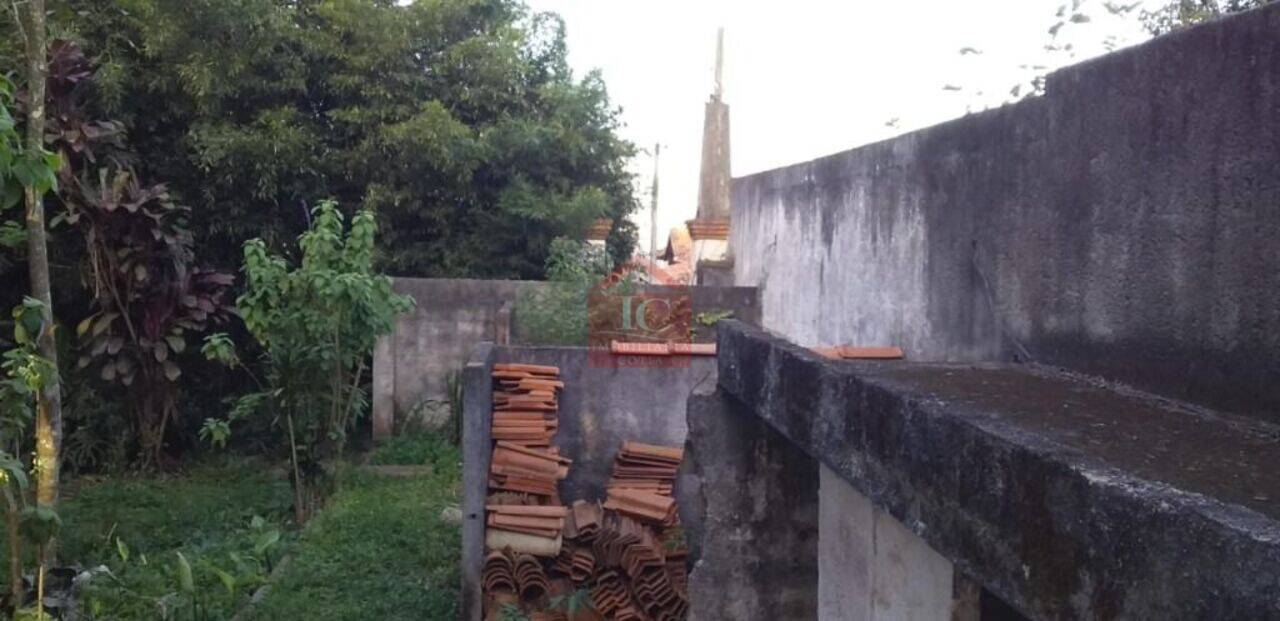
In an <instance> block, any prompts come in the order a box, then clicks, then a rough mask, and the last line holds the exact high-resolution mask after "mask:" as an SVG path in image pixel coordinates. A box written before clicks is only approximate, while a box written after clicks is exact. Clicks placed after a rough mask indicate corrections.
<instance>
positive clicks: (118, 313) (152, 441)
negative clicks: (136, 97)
mask: <svg viewBox="0 0 1280 621" xmlns="http://www.w3.org/2000/svg"><path fill="white" fill-rule="evenodd" d="M49 58H50V62H49V72H48V80H47V86H48V88H47V89H46V90H47V96H46V97H45V100H46V107H47V109H48V110H49V119H50V123H49V127H48V129H47V131H46V139H47V141H48V143H49V144H50V145H51V146H52V147H53V148H55V149H56V150H57V151H58V154H59V156H60V159H61V161H62V166H61V167H60V168H59V170H58V178H59V181H60V191H59V192H58V196H59V198H60V199H61V202H62V204H63V205H64V206H65V211H64V212H62V213H61V214H59V216H58V218H57V220H59V221H62V222H66V223H67V224H70V225H71V226H74V227H75V228H76V229H77V230H78V231H79V233H80V234H81V236H82V237H83V239H84V243H85V264H84V267H83V270H82V275H83V279H84V282H85V286H86V287H87V288H88V289H89V292H90V294H91V306H92V311H93V312H92V313H91V314H90V315H89V316H88V317H86V318H85V319H84V320H83V321H81V322H80V324H79V326H78V327H77V330H76V332H77V335H78V336H79V337H80V339H81V341H82V344H83V346H84V353H83V355H82V356H81V357H80V360H79V366H80V367H81V368H86V367H90V366H92V367H94V368H95V369H96V370H97V372H98V376H99V377H100V378H101V379H102V380H104V381H106V382H109V383H113V384H117V385H120V386H124V387H127V388H128V389H129V394H130V396H131V397H132V399H133V411H134V416H133V425H134V428H135V431H136V437H137V439H138V443H139V447H140V451H139V461H140V462H141V463H142V464H143V465H154V464H156V463H158V461H159V459H160V456H161V452H162V451H163V448H164V439H165V432H166V430H167V429H168V427H169V423H170V421H172V420H173V418H174V416H175V415H176V407H175V393H176V390H177V384H176V382H177V380H178V378H179V377H180V376H181V375H182V369H181V367H180V366H179V365H178V362H177V359H178V357H179V356H180V355H181V354H182V353H183V352H184V351H185V350H186V339H187V338H188V336H189V335H190V334H192V333H199V332H203V331H204V330H205V329H206V328H207V327H208V325H209V324H210V323H211V322H219V321H221V320H223V319H225V318H226V315H227V311H228V310H229V309H228V307H227V305H226V304H225V303H224V302H223V297H224V295H225V292H226V290H227V289H228V288H229V287H230V286H231V284H232V282H233V277H232V276H231V275H230V274H227V273H223V272H218V271H215V270H212V269H210V268H207V267H203V266H201V265H199V264H198V263H197V261H196V256H195V252H194V250H193V248H194V241H193V236H192V234H191V232H190V230H189V229H188V228H187V220H188V217H189V213H190V210H189V209H188V208H187V207H185V206H182V205H179V204H178V203H177V202H176V201H174V199H173V198H172V196H171V195H170V194H169V191H168V189H167V188H166V187H165V185H163V184H155V185H146V184H143V183H142V182H141V181H140V179H139V178H138V175H137V174H136V173H135V172H134V171H133V170H132V169H131V168H130V167H129V165H130V162H131V161H132V160H133V159H134V158H133V156H132V154H131V153H130V152H129V151H128V149H127V147H126V145H125V142H124V138H123V129H122V126H121V124H120V123H118V122H115V121H105V120H97V119H94V118H92V114H91V111H90V107H89V104H88V101H89V95H90V90H91V87H92V85H93V83H94V81H95V80H96V77H97V72H96V70H95V68H94V67H93V65H92V63H90V62H89V59H88V58H86V57H85V55H84V53H83V52H82V51H81V50H80V48H79V46H77V45H76V44H75V43H73V42H70V41H66V40H57V41H54V42H53V44H52V45H51V46H50V50H49ZM33 96H34V95H33ZM28 99H30V98H28ZM28 105H30V104H28Z"/></svg>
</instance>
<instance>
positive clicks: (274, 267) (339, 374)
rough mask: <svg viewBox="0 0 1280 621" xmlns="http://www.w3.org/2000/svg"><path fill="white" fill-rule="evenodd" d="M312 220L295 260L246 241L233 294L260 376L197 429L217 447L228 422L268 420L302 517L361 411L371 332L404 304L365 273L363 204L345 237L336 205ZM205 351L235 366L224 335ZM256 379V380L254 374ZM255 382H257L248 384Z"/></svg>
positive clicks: (383, 327)
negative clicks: (240, 282) (221, 415)
mask: <svg viewBox="0 0 1280 621" xmlns="http://www.w3.org/2000/svg"><path fill="white" fill-rule="evenodd" d="M313 213H314V216H315V218H314V225H313V226H312V228H311V230H309V231H307V232H306V233H304V234H303V235H302V237H301V238H300V239H299V240H298V246H299V247H300V248H301V250H302V260H301V262H300V263H299V264H298V265H296V266H293V265H291V263H290V261H289V260H288V259H286V258H284V257H282V256H272V255H271V254H269V253H268V252H267V248H266V244H265V243H264V242H263V241H262V240H260V239H255V240H251V241H249V242H246V243H245V245H244V274H245V279H246V284H247V290H246V291H245V293H244V294H243V295H241V296H240V298H239V300H237V307H238V311H239V314H240V316H241V317H242V318H243V319H244V322H245V326H247V327H248V329H249V332H250V333H251V334H253V337H254V338H255V339H256V340H257V342H258V344H259V345H260V346H261V348H262V351H263V352H264V353H263V358H262V361H261V363H262V364H261V366H262V368H263V369H264V370H265V378H266V381H265V383H264V384H262V389H261V390H260V391H259V392H255V393H252V394H249V395H246V396H244V397H241V398H240V399H239V400H238V401H237V402H236V404H235V406H234V407H233V408H232V411H231V415H230V416H229V418H228V419H226V420H216V419H211V420H208V421H206V422H205V426H204V428H203V429H202V430H201V435H202V436H204V437H205V438H206V439H207V440H209V441H210V442H213V443H223V442H225V441H226V439H227V437H228V436H229V435H230V432H231V424H232V423H234V422H236V421H237V420H240V419H243V418H244V417H246V416H249V415H252V414H254V413H255V412H259V411H261V412H266V413H269V414H270V415H271V416H273V417H274V418H275V420H276V421H277V423H283V425H279V424H277V426H276V428H277V429H280V430H281V431H282V432H283V434H284V444H286V445H287V446H288V447H289V461H290V463H291V464H292V466H293V488H294V511H295V515H296V517H297V520H298V521H299V522H302V521H303V520H305V518H306V515H307V508H308V506H309V505H310V504H311V502H310V501H311V498H310V495H311V492H312V491H313V490H312V489H309V488H312V487H313V486H314V483H315V481H317V480H319V479H321V478H322V477H323V469H322V468H321V467H320V462H321V460H322V459H324V458H325V457H328V456H331V455H333V454H334V453H336V452H338V451H340V450H341V447H342V445H343V444H344V442H345V440H346V433H347V430H348V429H350V428H351V425H352V423H353V422H354V421H355V420H356V419H357V418H358V417H359V416H361V415H362V414H363V413H364V411H365V410H366V409H367V406H368V403H367V400H366V399H365V392H364V385H363V384H364V374H365V370H366V366H367V361H368V358H369V356H370V354H371V353H372V352H373V346H374V342H375V341H376V340H377V338H378V336H380V335H382V334H386V333H388V332H390V331H391V327H392V321H393V320H394V318H395V316H396V315H397V314H399V313H401V312H404V311H406V310H408V309H409V308H410V307H411V306H412V301H411V300H410V299H409V298H406V297H404V296H400V295H397V294H395V293H393V292H392V290H391V279H390V278H388V277H386V276H381V275H378V274H375V273H374V271H373V248H374V230H375V229H376V224H375V221H374V217H373V214H372V213H371V212H370V211H368V210H361V211H360V212H358V213H357V215H356V216H355V218H353V219H352V221H351V227H350V230H349V231H347V232H346V234H345V235H344V234H343V217H342V214H341V213H340V212H339V211H338V208H337V205H336V204H335V203H333V202H331V201H325V202H322V203H321V204H320V206H319V207H317V208H316V209H315V210H314V212H313ZM204 351H205V355H207V356H209V357H210V358H212V359H216V360H219V361H222V362H224V363H225V364H228V365H229V366H233V367H238V366H241V361H240V360H239V358H238V356H237V355H236V353H235V350H234V347H233V346H232V345H231V341H230V340H229V339H228V338H226V337H225V335H213V336H211V337H210V338H208V339H207V340H206V345H205V347H204ZM255 377H256V376H255ZM255 381H256V380H255Z"/></svg>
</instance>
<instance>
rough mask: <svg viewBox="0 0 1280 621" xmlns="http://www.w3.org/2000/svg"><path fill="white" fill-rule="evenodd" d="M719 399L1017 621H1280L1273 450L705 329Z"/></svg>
mask: <svg viewBox="0 0 1280 621" xmlns="http://www.w3.org/2000/svg"><path fill="white" fill-rule="evenodd" d="M718 343H719V358H718V360H719V364H720V371H719V383H720V387H721V389H722V390H723V391H724V392H726V393H727V394H728V395H730V396H732V397H733V398H734V399H737V400H738V401H740V402H742V403H743V404H745V406H746V407H748V408H750V411H752V412H753V413H754V414H755V415H756V416H758V417H760V418H761V419H762V420H764V421H765V422H767V423H768V424H769V426H771V427H772V428H773V429H775V430H777V431H778V432H779V433H781V434H782V435H784V436H785V437H787V438H788V439H789V440H790V441H791V442H793V443H795V444H796V446H798V447H799V448H801V449H802V450H804V451H805V452H806V453H808V454H809V455H810V456H812V457H813V458H815V459H817V460H819V461H821V462H822V463H823V464H824V465H826V466H827V467H828V468H830V469H831V471H832V472H834V473H835V474H836V475H838V476H839V477H840V478H841V479H843V480H845V481H847V482H848V483H849V484H850V485H851V486H852V487H853V488H854V489H856V490H857V491H858V492H859V493H860V494H862V495H864V496H866V497H867V498H869V499H870V500H871V502H872V503H874V505H875V506H876V507H877V508H880V509H882V510H884V511H885V512H887V513H888V514H889V515H892V516H893V517H894V518H895V519H896V520H898V521H899V522H901V523H902V524H903V525H905V526H906V527H907V529H909V530H910V531H911V532H912V533H914V534H915V535H916V536H919V537H920V538H922V539H923V540H924V541H926V542H928V544H929V545H930V546H931V547H933V548H934V549H935V550H937V551H938V552H939V553H940V554H942V556H944V557H946V558H947V559H949V560H950V561H952V562H953V563H955V565H956V569H958V570H959V571H961V572H963V573H964V574H966V575H968V576H970V577H972V578H973V579H975V580H977V581H979V582H981V583H982V584H983V585H984V586H985V587H986V588H987V589H988V590H990V591H992V592H993V593H995V594H996V595H998V596H1000V597H1001V598H1002V599H1004V600H1005V601H1007V602H1009V603H1010V604H1012V605H1014V606H1015V607H1016V608H1018V609H1019V610H1021V611H1022V612H1023V613H1024V614H1027V615H1028V616H1031V617H1033V618H1104V619H1107V618H1253V619H1261V618H1275V617H1280V599H1277V598H1276V597H1275V594H1276V593H1277V592H1280V522H1278V521H1277V518H1280V471H1277V469H1276V468H1275V464H1277V463H1280V442H1278V441H1277V439H1278V438H1280V430H1277V429H1276V428H1275V427H1272V426H1267V425H1266V424H1265V423H1257V422H1252V421H1248V420H1247V419H1239V418H1233V417H1229V416H1225V415H1217V414H1213V413H1209V412H1205V411H1202V410H1197V409H1194V408H1190V407H1187V406H1184V405H1182V404H1178V403H1173V402H1170V401H1167V400H1162V399H1157V398H1153V397H1150V396H1147V395H1143V394H1139V393H1136V392H1134V391H1128V390H1119V389H1114V388H1111V387H1108V386H1103V385H1097V384H1094V383H1090V382H1087V381H1084V380H1081V379H1077V378H1073V377H1066V376H1061V375H1055V374H1052V373H1049V372H1047V371H1045V370H1041V369H1035V368H1030V367H1023V366H1017V365H987V364H972V365H964V364H918V363H908V362H896V363H854V362H837V361H830V360H827V359H824V358H821V357H819V356H817V355H814V354H812V353H811V352H809V351H808V350H806V349H803V348H800V347H797V346H795V345H793V344H791V343H788V342H786V341H784V340H781V339H779V338H777V337H774V336H772V335H770V334H767V333H765V332H763V331H761V330H759V329H755V328H750V327H748V326H744V325H742V324H740V323H737V322H733V321H727V322H721V323H720V331H719V340H718Z"/></svg>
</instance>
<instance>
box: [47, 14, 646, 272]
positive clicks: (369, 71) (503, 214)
mask: <svg viewBox="0 0 1280 621" xmlns="http://www.w3.org/2000/svg"><path fill="white" fill-rule="evenodd" d="M51 2H52V4H53V6H54V7H55V13H54V14H55V16H56V19H57V20H58V21H59V23H60V24H62V25H63V26H64V27H65V28H66V29H68V30H69V31H71V32H73V33H75V34H76V35H77V39H78V40H80V41H82V42H83V43H84V46H85V48H86V50H87V52H88V53H89V54H90V55H91V56H92V57H94V58H96V59H97V60H98V62H99V63H100V64H101V67H102V68H101V71H100V74H101V78H100V84H99V85H98V87H97V91H98V97H97V98H96V101H95V105H97V106H99V107H100V108H101V112H102V113H101V114H99V116H100V117H102V118H118V119H119V120H121V121H122V122H123V123H124V124H125V125H126V126H127V127H128V128H129V134H130V142H131V144H132V145H133V146H134V148H135V149H136V150H137V152H139V153H141V154H144V155H145V157H143V158H142V160H141V161H140V162H139V163H138V166H139V170H138V172H139V174H140V176H141V177H143V178H156V179H165V180H166V181H168V182H169V187H170V189H171V191H172V192H173V193H174V194H175V196H176V197H177V198H178V200H179V201H180V202H182V203H185V204H189V205H191V206H192V207H193V211H192V222H191V226H192V229H193V231H195V232H196V233H197V235H196V237H197V239H198V240H199V242H198V243H199V244H201V246H202V247H201V248H199V249H198V253H199V254H200V255H201V256H209V257H210V258H211V260H213V261H214V262H215V264H222V265H227V264H231V263H233V262H234V261H235V260H236V256H235V255H236V253H237V248H238V247H239V245H240V244H241V243H242V242H243V241H244V240H245V239H248V238H251V237H260V238H261V239H263V241H264V242H265V243H266V244H267V245H268V246H271V247H273V248H282V247H285V246H286V245H287V244H288V243H290V242H291V241H292V240H293V239H295V238H296V236H297V235H298V234H299V233H301V232H302V231H304V230H306V228H307V226H308V224H309V222H310V221H309V211H310V208H311V206H313V205H314V204H316V203H317V202H318V201H320V200H322V199H324V198H326V197H329V196H333V197H334V198H336V199H337V200H338V202H339V203H340V204H342V205H347V206H349V207H348V209H352V208H354V206H362V207H365V208H369V209H373V210H374V211H375V213H376V214H377V219H378V224H379V228H380V230H381V239H382V243H381V244H380V247H379V254H378V257H377V262H378V265H379V267H380V269H382V270H383V271H386V272H390V273H392V274H404V275H415V276H472V277H509V278H540V277H542V276H543V275H544V265H545V262H546V258H547V253H548V249H549V247H550V242H551V240H552V239H555V238H556V237H560V236H570V237H574V236H581V234H582V233H583V232H584V231H585V230H586V228H587V227H588V226H589V224H590V222H591V221H593V220H595V219H596V218H611V219H613V221H614V222H615V223H617V224H615V227H614V230H613V232H612V236H611V239H610V249H611V252H612V253H613V254H614V257H615V259H617V260H619V261H621V260H623V259H625V258H628V257H629V255H630V252H631V249H632V247H633V245H634V239H635V230H634V226H633V225H631V224H630V223H629V222H628V221H627V219H626V215H627V214H629V213H630V212H631V211H633V210H634V209H635V208H636V206H637V203H636V199H635V197H634V195H633V190H632V186H631V181H632V180H631V176H630V175H629V173H628V172H627V170H626V167H625V165H626V161H627V159H628V158H629V157H630V156H631V155H632V154H633V152H634V149H633V147H632V145H631V144H629V143H627V142H626V141H623V140H621V139H620V138H619V137H618V136H617V130H618V128H619V121H618V114H617V110H616V109H615V108H613V107H612V105H611V104H610V103H609V99H608V95H607V91H606V90H605V87H604V84H603V81H602V80H601V79H600V77H599V76H598V75H596V74H591V75H587V76H586V77H584V78H581V79H578V78H576V77H575V76H574V75H573V74H572V72H571V71H570V70H569V68H568V63H567V60H566V53H567V52H566V47H565V38H564V26H563V24H562V23H561V21H560V20H559V19H558V18H557V17H556V16H554V15H551V14H545V13H533V12H531V11H529V10H528V9H527V8H526V7H525V6H524V5H523V4H522V3H521V2H519V1H518V0H432V1H425V0H421V1H417V2H412V3H407V4H405V3H400V2H391V1H389V0H355V1H337V0H309V1H305V2H296V1H286V0H235V1H227V0H191V1H189V2H171V1H165V0H130V1H129V2H127V3H126V2H124V1H123V0H75V1H74V2H71V1H70V0H51Z"/></svg>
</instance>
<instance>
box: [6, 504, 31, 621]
mask: <svg viewBox="0 0 1280 621" xmlns="http://www.w3.org/2000/svg"><path fill="white" fill-rule="evenodd" d="M5 485H8V483H5ZM18 493H21V491H19V492H18ZM4 496H5V501H6V503H7V504H6V505H5V512H4V527H5V535H6V536H7V537H8V538H9V599H10V600H11V602H10V603H11V604H12V605H13V610H11V611H10V612H14V611H17V610H18V609H20V608H22V604H23V601H22V600H23V599H24V598H25V597H26V595H27V589H26V585H25V584H24V583H23V582H22V535H21V534H20V533H19V532H18V501H17V499H16V498H15V497H14V494H13V492H11V491H8V490H6V491H5V494H4Z"/></svg>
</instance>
